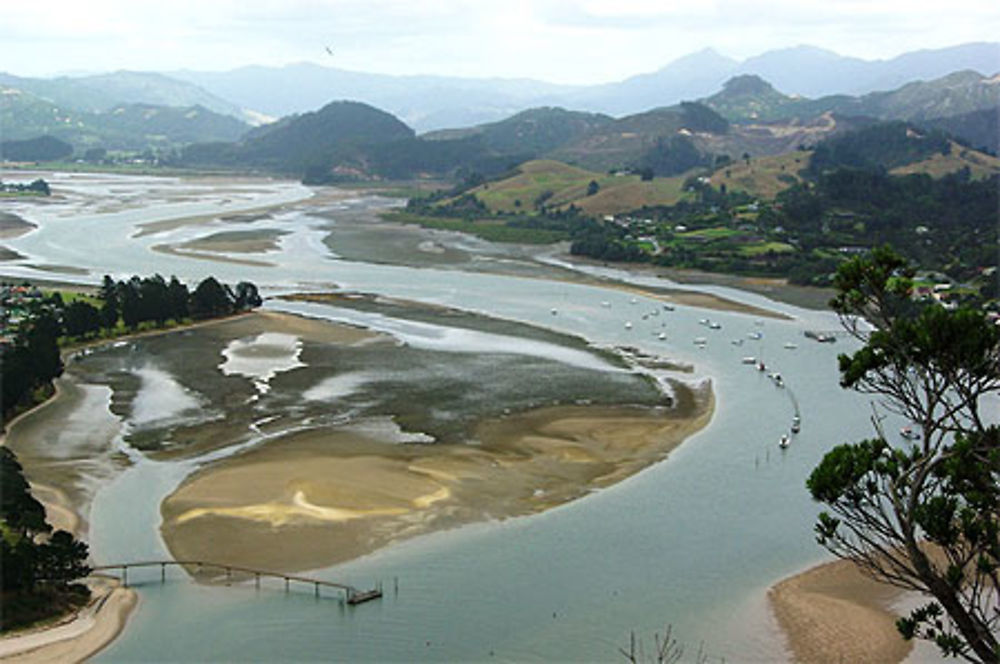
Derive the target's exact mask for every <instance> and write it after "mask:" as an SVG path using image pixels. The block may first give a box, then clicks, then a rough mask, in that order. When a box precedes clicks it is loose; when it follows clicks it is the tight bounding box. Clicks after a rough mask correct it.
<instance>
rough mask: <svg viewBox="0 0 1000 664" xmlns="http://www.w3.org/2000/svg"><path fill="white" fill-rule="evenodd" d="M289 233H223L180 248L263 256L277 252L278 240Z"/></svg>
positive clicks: (277, 231) (272, 230)
mask: <svg viewBox="0 0 1000 664" xmlns="http://www.w3.org/2000/svg"><path fill="white" fill-rule="evenodd" d="M288 232H289V231H282V230H276V229H273V228H264V229H260V230H252V231H221V232H219V233H212V234H211V235H206V236H204V237H199V238H195V239H193V240H189V241H188V242H185V243H184V244H181V245H178V248H180V249H185V250H194V251H211V252H227V253H242V254H263V253H265V252H268V251H277V249H278V240H279V239H280V238H281V236H282V235H288Z"/></svg>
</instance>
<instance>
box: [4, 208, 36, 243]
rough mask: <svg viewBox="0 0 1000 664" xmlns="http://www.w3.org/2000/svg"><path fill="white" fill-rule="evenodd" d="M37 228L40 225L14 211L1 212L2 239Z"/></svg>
mask: <svg viewBox="0 0 1000 664" xmlns="http://www.w3.org/2000/svg"><path fill="white" fill-rule="evenodd" d="M36 228H38V226H36V225H35V224H33V223H31V222H30V221H26V220H24V219H22V218H21V217H20V216H18V215H16V214H14V213H12V212H0V240H8V239H10V238H15V237H20V236H22V235H24V234H25V233H27V232H28V231H32V230H34V229H36Z"/></svg>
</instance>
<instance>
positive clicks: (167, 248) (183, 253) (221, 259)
mask: <svg viewBox="0 0 1000 664" xmlns="http://www.w3.org/2000/svg"><path fill="white" fill-rule="evenodd" d="M150 249H152V250H153V251H158V252H160V253H161V254H170V255H171V256H180V257H181V258H197V259H198V260H203V261H215V262H217V263H233V264H235V265H249V266H253V267H274V263H269V262H267V261H258V260H252V259H250V258H234V257H232V256H224V255H222V254H215V253H204V252H201V251H193V250H189V249H182V248H181V247H179V246H175V245H172V244H154V245H153V246H152V247H150Z"/></svg>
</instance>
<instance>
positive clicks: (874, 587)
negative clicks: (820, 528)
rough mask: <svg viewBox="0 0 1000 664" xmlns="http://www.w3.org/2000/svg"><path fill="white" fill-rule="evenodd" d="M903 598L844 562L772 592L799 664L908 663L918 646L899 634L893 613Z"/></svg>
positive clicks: (813, 570) (804, 575)
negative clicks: (897, 603) (892, 607)
mask: <svg viewBox="0 0 1000 664" xmlns="http://www.w3.org/2000/svg"><path fill="white" fill-rule="evenodd" d="M901 595H902V591H900V590H899V589H897V588H894V587H892V586H889V585H886V584H883V583H878V582H876V581H874V580H873V579H871V578H869V577H867V576H865V575H864V574H862V573H861V572H860V571H859V570H858V568H857V567H856V566H855V565H854V564H853V563H851V562H850V561H845V560H839V561H836V562H831V563H826V564H823V565H819V566H817V567H813V568H811V569H808V570H806V571H805V572H802V573H801V574H797V575H795V576H793V577H790V578H788V579H785V580H784V581H781V582H780V583H778V584H776V585H775V586H773V587H772V588H771V589H770V591H769V592H768V598H769V600H770V604H771V608H772V609H773V610H774V614H775V616H776V618H777V619H778V624H779V626H780V627H781V629H782V631H783V632H784V634H785V636H786V637H787V638H788V644H789V646H790V648H791V650H792V653H793V655H794V656H795V659H796V661H800V662H810V663H817V664H825V663H827V662H829V663H831V664H836V663H839V662H872V663H873V664H890V663H894V662H901V661H903V660H904V659H905V658H906V657H907V655H909V653H910V651H911V650H912V648H913V644H912V643H910V642H908V641H904V640H903V637H902V636H901V635H900V634H899V632H898V631H897V630H896V624H895V623H896V618H897V616H896V615H895V614H894V613H893V612H892V610H891V608H890V607H891V606H892V605H893V603H894V602H895V601H896V600H898V599H899V598H900V597H901Z"/></svg>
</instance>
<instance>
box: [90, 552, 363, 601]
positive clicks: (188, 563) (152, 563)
mask: <svg viewBox="0 0 1000 664" xmlns="http://www.w3.org/2000/svg"><path fill="white" fill-rule="evenodd" d="M167 565H176V566H179V567H210V568H216V569H221V570H223V571H226V572H228V573H232V572H242V573H244V574H251V575H253V576H256V577H261V576H265V577H273V578H276V579H284V580H285V581H298V582H300V583H310V584H313V585H314V586H328V587H330V588H339V589H341V590H344V591H346V592H347V594H348V596H351V595H354V594H357V593H360V592H361V591H359V590H358V589H357V588H355V587H354V586H351V585H348V584H346V583H337V582H336V581H326V580H323V579H313V578H310V577H306V576H299V575H297V574H286V573H284V572H273V571H270V570H261V569H253V568H251V567H242V566H240V565H227V564H224V563H213V562H207V561H204V560H140V561H137V562H131V563H114V564H107V565H94V566H92V567H91V569H92V570H93V571H95V572H103V571H106V570H116V569H121V570H127V569H128V568H129V567H157V566H159V567H161V568H162V567H166V566H167Z"/></svg>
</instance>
